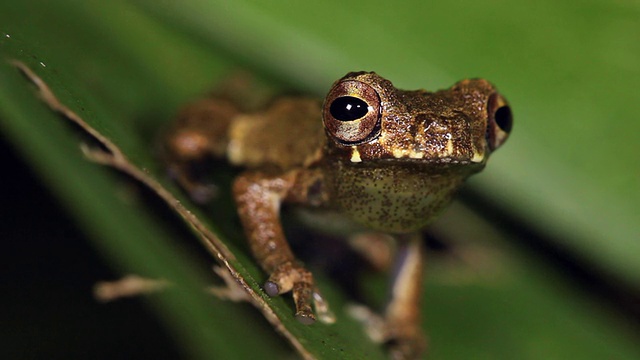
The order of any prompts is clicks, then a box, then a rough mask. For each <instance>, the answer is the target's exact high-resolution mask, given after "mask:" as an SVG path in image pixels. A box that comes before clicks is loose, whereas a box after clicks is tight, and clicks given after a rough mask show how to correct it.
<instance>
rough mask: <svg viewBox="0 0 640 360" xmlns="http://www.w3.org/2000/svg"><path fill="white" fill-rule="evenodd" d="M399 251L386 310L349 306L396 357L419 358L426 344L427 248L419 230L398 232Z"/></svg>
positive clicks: (374, 336) (374, 339) (352, 313)
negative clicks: (424, 288) (423, 322)
mask: <svg viewBox="0 0 640 360" xmlns="http://www.w3.org/2000/svg"><path fill="white" fill-rule="evenodd" d="M395 238H396V241H397V251H396V255H395V263H394V265H393V269H392V285H391V289H390V293H389V300H388V302H387V305H386V308H385V311H384V312H383V314H381V315H380V314H376V313H374V312H373V311H372V310H371V309H369V308H368V307H366V306H363V305H354V306H351V307H350V308H349V312H350V313H351V315H352V316H353V317H355V318H356V319H358V320H359V321H361V322H362V323H363V324H364V325H365V330H366V332H367V334H368V335H369V337H370V338H371V339H372V340H373V341H375V342H378V343H385V344H387V345H388V347H389V351H390V355H391V358H393V359H417V358H420V356H421V354H422V353H423V352H424V350H425V348H426V337H425V336H424V335H423V333H422V329H421V311H420V298H421V293H422V279H423V268H424V265H423V263H424V250H423V248H422V238H421V236H420V235H419V234H407V235H400V236H395Z"/></svg>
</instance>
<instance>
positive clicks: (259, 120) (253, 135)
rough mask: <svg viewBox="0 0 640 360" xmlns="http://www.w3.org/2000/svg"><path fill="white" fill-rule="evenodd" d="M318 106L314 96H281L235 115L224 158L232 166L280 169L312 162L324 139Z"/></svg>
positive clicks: (319, 106)
mask: <svg viewBox="0 0 640 360" xmlns="http://www.w3.org/2000/svg"><path fill="white" fill-rule="evenodd" d="M321 105H322V104H321V102H320V101H319V100H317V99H311V98H281V99H277V100H275V101H274V102H273V103H272V104H271V106H269V107H268V108H267V109H266V110H265V111H263V112H257V113H250V114H242V115H239V116H237V117H236V118H235V119H234V120H233V122H232V123H231V124H230V128H229V132H228V136H229V139H228V140H229V143H228V146H227V158H228V159H229V161H230V162H231V163H232V164H234V165H239V166H246V167H249V168H260V167H270V168H278V169H281V170H288V169H292V168H295V167H304V166H307V165H309V164H311V163H313V162H314V161H315V160H316V159H318V158H319V156H320V154H321V150H322V147H323V145H324V141H325V135H324V129H323V126H322V119H321V112H322V110H321Z"/></svg>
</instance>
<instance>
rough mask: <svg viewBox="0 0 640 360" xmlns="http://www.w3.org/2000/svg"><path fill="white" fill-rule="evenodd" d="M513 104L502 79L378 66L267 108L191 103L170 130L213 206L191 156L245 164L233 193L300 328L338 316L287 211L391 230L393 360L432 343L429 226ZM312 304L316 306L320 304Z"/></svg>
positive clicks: (180, 167)
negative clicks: (426, 271)
mask: <svg viewBox="0 0 640 360" xmlns="http://www.w3.org/2000/svg"><path fill="white" fill-rule="evenodd" d="M512 122H513V119H512V112H511V108H510V106H509V104H508V102H507V100H506V99H505V98H504V97H503V96H502V95H501V94H500V93H499V92H498V90H497V89H496V87H495V86H494V85H493V84H491V83H490V82H489V81H487V80H484V79H466V80H462V81H459V82H457V83H456V84H454V85H453V86H452V87H450V88H448V89H444V90H439V91H435V92H429V91H426V90H400V89H397V88H396V87H394V85H393V84H392V83H391V81H389V80H387V79H385V78H383V77H382V76H380V75H378V74H376V73H375V72H366V71H359V72H350V73H348V74H346V75H345V76H343V77H342V78H340V79H339V80H337V81H336V82H335V83H334V84H333V85H332V86H331V88H330V90H329V92H328V93H327V95H326V97H325V98H324V99H318V98H314V97H308V96H280V97H274V98H273V99H270V100H269V101H267V102H266V103H265V104H264V106H263V107H262V108H258V109H257V108H253V109H247V108H246V107H244V108H243V101H242V100H241V99H240V101H238V99H233V97H230V96H225V95H224V94H220V93H218V94H215V95H212V96H208V97H205V98H202V99H199V100H196V101H195V102H193V103H191V104H189V105H187V106H185V107H184V108H183V110H181V111H180V112H179V114H178V116H177V119H176V120H175V122H174V123H173V125H172V126H171V128H170V130H169V131H168V132H167V134H168V135H167V136H166V138H165V153H166V159H167V164H168V167H169V169H170V172H171V173H172V174H174V176H175V178H176V179H177V180H178V182H179V183H180V184H181V185H182V187H183V188H184V189H185V190H186V191H187V192H188V193H189V194H191V196H192V198H194V199H199V201H200V202H206V201H207V198H208V197H210V195H211V193H212V191H211V187H210V186H209V185H208V184H204V183H202V182H201V181H200V180H198V178H197V176H196V175H194V173H193V170H192V169H193V164H197V163H199V162H202V161H204V160H205V159H212V158H213V159H218V160H224V161H227V162H228V163H230V164H231V165H233V166H237V167H240V168H242V169H243V170H242V171H241V172H240V174H239V175H238V176H237V177H236V178H235V179H234V180H233V183H232V186H231V191H232V196H233V198H234V200H235V203H236V206H237V215H238V217H239V219H240V222H241V224H242V227H243V229H244V233H245V235H246V238H247V240H248V243H249V248H250V251H251V253H252V254H253V256H254V258H255V259H256V261H257V263H258V264H259V265H260V267H261V268H262V269H263V270H264V272H265V277H266V281H265V282H264V285H263V290H264V291H265V292H266V294H267V295H268V296H270V297H274V296H278V295H281V294H285V293H288V292H291V293H292V295H293V303H294V306H295V311H294V316H295V317H296V318H297V319H298V320H299V321H300V322H301V323H303V324H312V323H314V322H315V321H316V319H317V318H320V319H321V320H322V319H326V318H329V316H327V314H328V313H329V310H328V305H327V304H326V302H325V301H324V298H323V297H322V295H321V293H320V290H319V289H318V288H317V286H316V284H315V281H314V277H313V274H312V273H311V272H310V271H309V270H308V269H307V268H306V267H305V266H304V264H303V263H302V262H301V261H299V260H298V259H297V257H296V256H295V254H294V253H293V251H292V250H291V247H290V245H289V242H288V240H287V239H286V237H285V232H284V230H283V225H282V221H281V216H280V215H281V209H282V207H283V206H287V207H302V208H311V209H315V210H317V211H318V212H320V213H322V212H326V213H331V214H334V215H335V214H338V216H339V217H340V218H341V219H343V220H345V219H346V221H348V222H352V223H354V224H357V225H358V226H359V227H361V228H363V229H368V231H371V232H373V233H381V234H385V235H387V236H390V237H391V238H393V239H394V240H395V242H396V244H397V255H396V260H395V265H394V267H393V269H394V271H393V274H394V275H393V276H394V281H393V283H392V285H391V286H390V294H389V300H388V303H387V305H386V306H385V308H384V310H383V312H382V313H381V314H380V317H381V319H382V322H381V324H382V325H380V326H381V327H382V329H380V333H381V334H383V335H382V336H381V338H380V339H379V341H382V342H385V343H386V344H389V348H390V350H389V351H390V353H391V356H392V357H393V358H417V357H419V356H420V354H421V353H422V352H424V351H425V347H426V345H425V336H424V334H423V332H422V329H421V320H420V319H421V316H420V298H421V294H422V289H421V284H422V282H423V281H422V280H423V266H424V265H423V264H424V261H425V260H424V256H425V255H424V252H425V251H424V249H423V244H422V242H423V241H422V237H421V235H420V234H421V232H422V231H423V229H425V228H426V227H428V225H429V224H430V223H431V222H432V221H434V220H435V219H436V218H437V217H438V215H439V214H440V213H441V212H442V211H443V210H444V209H445V208H446V206H447V204H448V203H450V202H451V200H452V198H453V196H454V194H455V193H456V191H457V190H458V189H459V188H460V187H461V186H462V184H463V183H464V182H465V180H466V179H467V178H468V177H469V176H471V175H473V174H475V173H478V172H480V171H481V170H482V169H483V168H484V167H485V165H486V163H487V160H488V158H489V156H490V155H491V154H492V153H493V151H495V150H496V149H498V148H499V147H500V146H501V145H502V144H503V143H504V142H505V141H506V139H507V138H508V137H509V133H510V132H511V128H512ZM314 306H315V311H314Z"/></svg>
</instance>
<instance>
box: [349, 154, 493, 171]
mask: <svg viewBox="0 0 640 360" xmlns="http://www.w3.org/2000/svg"><path fill="white" fill-rule="evenodd" d="M485 163H486V162H484V161H483V162H481V163H476V162H473V161H471V160H469V159H456V158H437V159H412V158H399V159H396V158H386V159H384V158H382V159H366V160H363V161H361V162H359V163H352V164H353V166H355V167H363V168H386V169H393V168H395V169H398V170H399V169H402V170H408V171H411V172H416V173H425V172H427V173H449V172H456V173H461V174H462V173H464V174H472V173H475V172H478V171H480V170H482V169H483V168H484V166H485Z"/></svg>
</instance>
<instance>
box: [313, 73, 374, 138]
mask: <svg viewBox="0 0 640 360" xmlns="http://www.w3.org/2000/svg"><path fill="white" fill-rule="evenodd" d="M323 110H324V111H323V121H324V126H325V128H326V129H327V132H328V133H329V134H330V135H331V136H332V137H333V138H334V139H335V140H336V141H337V142H339V143H341V144H343V145H357V144H361V143H363V142H366V141H369V140H371V139H373V138H374V137H376V136H378V135H379V134H380V97H379V96H378V93H377V92H376V90H375V89H374V88H372V87H371V86H369V85H367V84H365V83H363V82H360V81H355V80H347V81H342V82H339V83H338V84H336V85H335V86H334V87H333V89H331V91H329V95H327V98H326V100H325V103H324V109H323Z"/></svg>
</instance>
